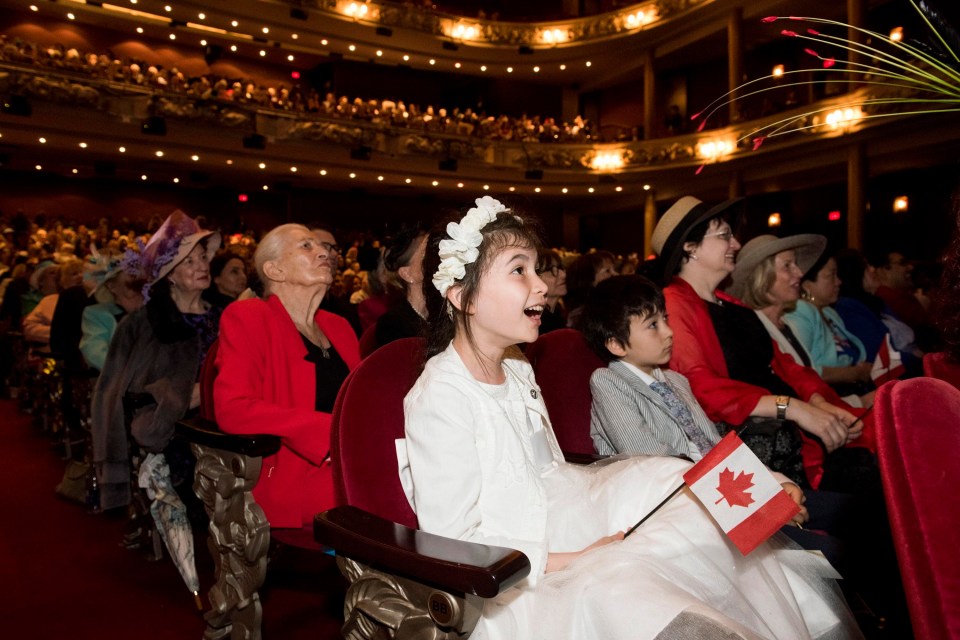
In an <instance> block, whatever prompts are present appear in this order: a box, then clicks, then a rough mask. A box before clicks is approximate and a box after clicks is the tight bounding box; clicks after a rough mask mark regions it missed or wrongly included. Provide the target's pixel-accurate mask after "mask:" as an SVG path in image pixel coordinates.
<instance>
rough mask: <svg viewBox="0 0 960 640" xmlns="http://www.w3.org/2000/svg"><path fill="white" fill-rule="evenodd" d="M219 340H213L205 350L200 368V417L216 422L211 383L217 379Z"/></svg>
mask: <svg viewBox="0 0 960 640" xmlns="http://www.w3.org/2000/svg"><path fill="white" fill-rule="evenodd" d="M219 348H220V340H219V339H217V340H214V341H213V344H211V345H210V348H209V349H208V350H207V355H206V356H204V358H203V364H202V365H201V367H200V417H202V418H203V419H205V420H211V421H214V422H216V420H217V417H216V414H215V413H214V412H213V381H214V379H216V377H217V350H218V349H219Z"/></svg>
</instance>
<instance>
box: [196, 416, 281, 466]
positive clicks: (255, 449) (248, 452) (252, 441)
mask: <svg viewBox="0 0 960 640" xmlns="http://www.w3.org/2000/svg"><path fill="white" fill-rule="evenodd" d="M177 435H179V436H180V437H182V438H183V439H185V440H186V441H187V442H195V443H196V444H199V445H203V446H205V447H213V448H214V449H224V450H226V451H232V452H233V453H239V454H241V455H245V456H251V457H254V458H262V457H265V456H270V455H273V454H275V453H276V452H277V451H279V450H280V436H272V435H265V434H256V435H236V434H233V433H224V432H223V431H220V429H219V427H217V423H216V422H214V421H213V420H205V419H204V418H201V417H200V416H193V417H189V418H184V419H183V420H180V421H179V422H177Z"/></svg>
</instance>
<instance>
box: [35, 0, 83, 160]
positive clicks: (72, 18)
mask: <svg viewBox="0 0 960 640" xmlns="http://www.w3.org/2000/svg"><path fill="white" fill-rule="evenodd" d="M67 17H68V18H70V19H71V20H76V18H77V16H75V15H73V14H72V13H68V14H67ZM37 166H40V165H37Z"/></svg>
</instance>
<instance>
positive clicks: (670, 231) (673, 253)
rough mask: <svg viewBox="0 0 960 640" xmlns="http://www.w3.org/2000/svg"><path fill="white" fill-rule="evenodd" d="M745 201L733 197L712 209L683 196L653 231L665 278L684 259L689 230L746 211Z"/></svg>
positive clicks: (667, 277)
mask: <svg viewBox="0 0 960 640" xmlns="http://www.w3.org/2000/svg"><path fill="white" fill-rule="evenodd" d="M745 202H746V199H745V198H733V199H732V200H725V201H724V202H721V203H720V204H716V205H714V206H712V207H711V206H710V205H708V204H706V203H705V202H702V201H701V200H698V199H697V198H694V197H693V196H683V197H682V198H680V199H679V200H677V201H676V202H675V203H674V204H673V206H672V207H670V208H669V209H667V212H666V213H665V214H663V217H662V218H660V221H659V222H657V226H656V227H655V228H654V230H653V235H652V236H651V238H650V244H651V246H652V248H653V250H654V251H655V252H656V254H657V255H658V256H660V260H661V261H662V262H663V269H664V277H665V278H666V279H667V280H668V281H669V280H670V278H671V277H672V276H673V273H674V271H675V270H676V268H677V264H678V263H679V262H680V258H681V256H683V245H684V243H685V242H687V237H688V236H689V234H690V231H691V230H692V229H693V228H694V227H696V226H697V225H698V224H700V223H701V222H703V221H705V220H709V219H711V218H714V217H716V216H718V215H720V214H721V213H724V212H726V211H730V210H736V211H737V212H738V213H739V211H741V210H742V209H743V206H744V203H745Z"/></svg>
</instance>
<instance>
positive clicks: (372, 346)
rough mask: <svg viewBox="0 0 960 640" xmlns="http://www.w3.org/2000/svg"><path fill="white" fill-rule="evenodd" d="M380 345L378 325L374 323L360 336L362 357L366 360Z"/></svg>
mask: <svg viewBox="0 0 960 640" xmlns="http://www.w3.org/2000/svg"><path fill="white" fill-rule="evenodd" d="M379 346H380V345H379V344H378V343H377V323H376V322H374V323H373V324H371V325H370V326H369V327H367V328H366V329H364V330H363V334H362V335H361V336H360V357H361V358H366V357H367V356H368V355H370V354H371V353H373V352H374V351H376V350H377V347H379Z"/></svg>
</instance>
